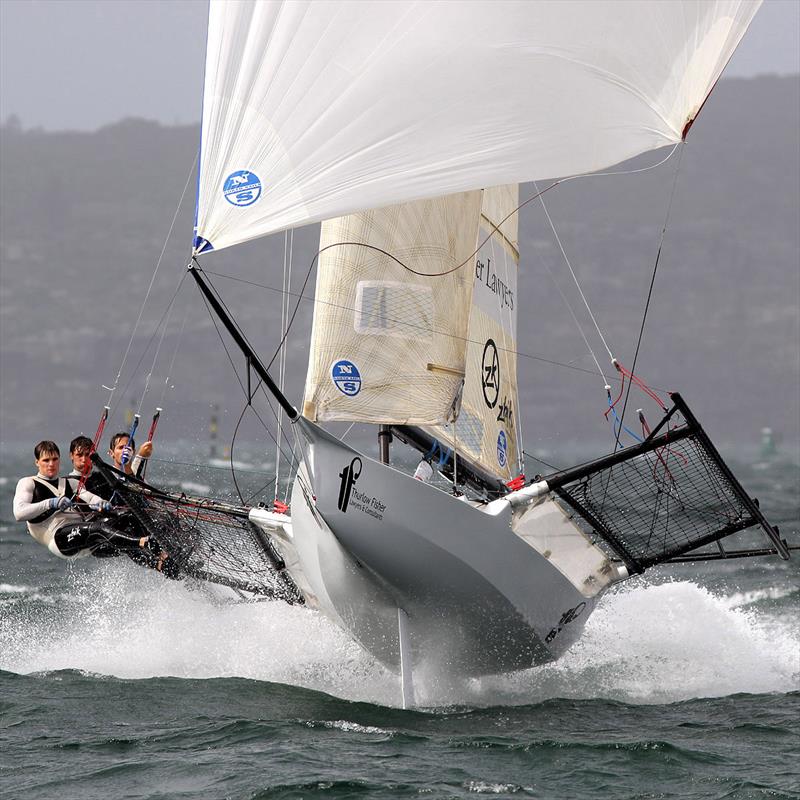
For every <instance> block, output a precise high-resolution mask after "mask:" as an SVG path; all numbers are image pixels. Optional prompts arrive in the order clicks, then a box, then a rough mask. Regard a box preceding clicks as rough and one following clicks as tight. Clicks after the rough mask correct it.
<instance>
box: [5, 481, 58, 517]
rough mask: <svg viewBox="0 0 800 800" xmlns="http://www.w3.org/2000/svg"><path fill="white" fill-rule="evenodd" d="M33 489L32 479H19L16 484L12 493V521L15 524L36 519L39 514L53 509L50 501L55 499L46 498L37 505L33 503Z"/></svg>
mask: <svg viewBox="0 0 800 800" xmlns="http://www.w3.org/2000/svg"><path fill="white" fill-rule="evenodd" d="M34 487H35V484H34V481H33V478H20V480H19V481H18V482H17V490H16V491H15V492H14V519H15V520H17V522H27V521H28V520H29V519H36V517H38V516H39V515H40V514H44V513H45V512H46V511H50V510H51V508H52V507H53V504H52V503H51V502H50V501H51V500H55V499H56V498H55V497H53V498H50V497H48V498H47V499H45V500H40V501H39V502H38V503H34V502H33V490H34Z"/></svg>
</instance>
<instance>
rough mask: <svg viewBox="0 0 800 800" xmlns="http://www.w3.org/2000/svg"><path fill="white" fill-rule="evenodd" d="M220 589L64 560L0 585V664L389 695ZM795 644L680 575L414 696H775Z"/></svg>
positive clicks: (297, 611) (358, 657)
mask: <svg viewBox="0 0 800 800" xmlns="http://www.w3.org/2000/svg"><path fill="white" fill-rule="evenodd" d="M226 592H227V590H221V591H217V590H215V589H214V590H212V589H209V588H207V587H205V586H203V585H201V586H197V585H195V586H194V587H192V586H191V585H189V584H184V583H175V582H169V581H165V580H163V579H162V578H161V576H158V575H156V574H154V573H153V574H151V573H147V572H144V571H143V570H140V569H138V568H135V567H134V566H133V565H131V564H127V563H122V562H118V561H115V562H108V563H104V564H101V565H98V567H97V568H96V569H92V570H91V571H78V570H76V571H75V572H73V573H72V574H70V575H69V576H68V577H67V578H65V580H64V581H63V583H62V584H61V586H60V587H59V593H58V594H52V593H46V592H44V591H43V590H42V589H37V588H36V587H33V586H31V587H26V591H25V592H17V593H14V592H9V593H8V594H7V597H10V601H9V602H7V603H5V604H3V605H0V668H2V669H4V670H8V671H12V672H18V673H32V672H47V671H54V670H61V669H77V670H83V671H85V672H88V673H95V674H102V675H113V676H117V677H119V678H125V679H137V678H148V677H155V676H167V675H169V676H176V677H181V678H211V677H231V676H236V677H244V678H252V679H255V680H263V681H271V682H279V683H285V684H291V685H296V686H304V687H308V688H312V689H318V690H321V691H325V692H328V693H330V694H333V695H336V696H339V697H343V698H346V699H351V700H361V701H367V702H373V703H378V704H382V705H398V704H399V689H398V681H397V677H396V676H394V675H393V674H391V673H390V672H388V671H387V670H385V669H384V668H383V667H382V666H381V665H380V664H379V663H377V662H376V661H375V660H374V659H372V658H371V657H370V656H368V655H367V654H365V653H364V652H363V651H362V650H361V649H360V648H359V647H358V646H357V645H356V644H355V643H354V642H353V641H351V640H350V639H349V638H348V637H347V636H346V635H345V634H344V633H343V632H342V631H340V630H339V628H337V627H336V626H335V625H333V624H332V623H330V622H328V621H327V620H326V619H325V618H324V617H322V616H321V615H320V614H318V613H316V612H313V611H310V610H308V609H304V608H298V607H289V606H285V605H283V604H281V603H269V602H255V603H242V602H235V599H234V598H233V596H232V595H229V594H225V593H226ZM798 653H800V635H798V630H797V627H796V623H793V622H791V621H789V622H787V621H786V620H785V619H783V618H781V617H779V616H777V615H773V616H770V614H769V613H768V612H765V611H763V610H761V611H756V610H754V609H748V608H747V607H743V606H741V605H736V604H735V603H734V602H732V600H731V598H730V597H719V596H716V595H714V594H711V593H710V592H709V591H708V590H707V589H704V588H702V587H701V586H698V585H696V584H694V583H691V582H688V581H681V582H675V583H667V584H662V585H647V584H646V583H637V584H631V585H630V586H629V587H627V588H626V587H623V588H622V589H621V590H619V591H617V592H616V593H614V594H612V595H609V596H607V597H606V598H604V600H603V602H601V604H600V606H599V607H598V609H597V610H596V611H595V612H594V614H593V615H592V617H591V618H590V619H589V621H588V623H587V626H586V628H585V631H584V636H583V638H582V639H581V640H580V641H579V642H578V644H577V645H575V646H574V647H573V649H572V650H571V651H570V652H568V653H567V654H566V656H564V657H563V658H562V659H561V660H560V661H558V662H556V663H554V664H550V665H546V666H543V667H538V668H536V669H531V670H527V671H525V672H520V673H516V674H513V675H504V676H495V677H489V678H481V679H475V680H465V681H460V682H454V681H452V679H449V678H448V679H444V678H441V677H437V676H435V675H424V674H423V675H419V676H417V677H418V685H417V696H418V701H419V702H420V703H421V704H422V705H424V706H437V705H454V704H467V705H480V706H485V705H495V704H507V705H516V704H527V703H535V702H539V701H542V700H546V699H549V698H554V697H570V698H610V699H616V700H622V701H625V702H633V703H664V702H672V701H678V700H684V699H689V698H694V697H710V696H724V695H729V694H735V693H739V692H751V693H762V692H787V691H792V690H794V689H796V688H797V686H798V681H799V679H800V663H799V662H800V655H798Z"/></svg>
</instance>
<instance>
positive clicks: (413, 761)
mask: <svg viewBox="0 0 800 800" xmlns="http://www.w3.org/2000/svg"><path fill="white" fill-rule="evenodd" d="M29 465H30V459H29V458H28V457H27V456H26V457H24V458H22V457H20V456H19V455H18V454H13V455H12V456H11V457H8V456H7V457H4V458H3V459H2V460H0V797H2V798H8V800H45V799H47V800H49V799H50V798H58V799H59V800H70V799H71V798H81V800H92V799H93V798H98V800H99V799H101V798H102V800H108V799H109V798H111V799H113V800H122V799H123V798H126V799H127V798H142V799H144V798H148V799H154V798H169V799H170V800H171V799H172V798H204V799H205V798H231V799H233V798H235V799H236V800H240V799H241V800H245V799H247V800H256V799H257V798H407V797H432V798H471V797H479V796H484V795H485V796H491V797H510V798H523V797H528V798H548V799H549V798H554V799H555V798H564V800H574V799H575V798H590V797H591V798H704V799H705V798H719V799H720V800H722V799H723V798H725V799H726V800H728V799H732V798H737V799H738V798H742V799H743V798H800V629H799V622H798V621H799V620H800V614H798V612H799V611H800V553H797V554H795V556H794V559H793V560H792V561H790V562H788V563H786V562H782V561H780V560H779V559H777V558H776V557H771V558H762V559H757V560H736V561H729V562H726V563H712V564H701V565H676V566H673V567H670V568H658V569H656V570H652V571H650V572H648V573H647V575H646V576H644V577H641V578H636V579H634V580H630V581H628V582H626V583H624V584H622V585H620V586H618V587H617V588H616V589H615V590H613V591H612V592H610V593H609V594H607V595H606V596H605V597H604V599H603V601H602V602H601V603H600V605H599V607H598V609H597V610H596V611H595V613H594V614H593V615H592V617H591V618H590V619H589V621H588V623H587V626H586V629H585V635H584V637H583V639H582V640H581V641H580V642H579V643H578V644H577V645H576V646H575V647H574V648H573V649H572V650H571V651H569V652H568V654H567V655H566V656H565V657H564V658H563V659H562V660H561V661H559V662H557V663H555V664H551V665H547V666H543V667H540V668H537V669H532V670H528V671H525V672H521V673H516V674H513V675H506V676H499V677H493V678H486V679H481V680H468V681H463V682H460V683H452V682H449V681H443V680H439V679H437V677H436V676H435V675H416V676H415V677H416V680H417V686H416V689H417V695H418V697H417V699H418V702H419V703H420V707H419V708H418V709H416V710H410V711H404V710H402V709H401V708H400V707H399V705H400V692H399V687H398V681H397V678H396V676H394V675H392V674H391V673H389V672H387V671H386V670H385V669H384V668H383V667H381V666H380V664H378V663H376V662H375V661H374V660H373V659H371V658H370V657H369V656H368V655H366V654H365V653H364V652H363V651H361V650H360V648H359V647H358V646H357V645H355V644H354V643H353V642H352V641H350V640H349V639H348V638H347V637H346V636H345V635H344V634H343V633H342V632H341V631H340V630H339V629H337V628H336V627H335V626H333V625H332V624H331V623H329V622H327V621H326V620H325V619H324V618H322V617H321V616H319V615H318V614H317V613H315V612H312V611H309V610H306V609H302V608H296V607H288V606H285V605H282V604H279V603H272V602H241V601H239V600H237V598H235V597H234V596H233V595H231V594H226V593H225V592H227V590H221V589H216V588H214V587H208V586H206V585H199V584H191V583H188V582H170V581H166V580H164V579H163V578H162V577H161V576H160V575H158V574H156V573H153V572H149V571H146V570H144V569H142V568H139V567H137V566H136V565H134V564H133V563H132V562H129V561H127V560H123V559H115V560H107V561H97V560H94V559H84V560H82V561H79V562H76V563H74V564H68V563H65V562H62V561H60V560H58V559H56V558H54V557H52V556H51V555H49V553H47V551H46V550H45V549H44V548H42V547H41V546H40V545H38V544H36V543H35V542H34V541H33V540H32V539H31V538H30V537H29V536H28V534H27V533H26V531H25V528H24V526H22V525H20V524H18V523H16V522H14V521H13V518H12V515H11V498H12V496H13V491H14V487H15V484H16V480H17V478H18V477H20V476H21V475H24V474H29V472H30V470H29ZM735 471H736V472H737V474H738V475H739V476H740V478H741V479H742V481H743V483H744V484H745V486H746V487H747V489H748V490H749V491H750V492H751V494H754V495H756V496H757V497H759V498H760V501H761V507H762V509H764V510H765V512H766V513H767V515H768V516H769V518H770V519H771V520H772V521H773V522H774V523H776V524H778V525H779V526H780V528H781V532H782V534H783V535H784V536H785V537H786V538H787V539H789V540H790V541H791V542H792V543H794V544H800V533H799V532H798V531H799V530H800V508H798V506H799V505H800V468H798V465H797V464H793V463H789V462H787V461H785V460H781V459H776V460H774V461H771V462H768V463H751V464H746V463H745V464H741V463H740V464H735ZM197 482H198V481H197V480H195V484H196V483H197ZM211 482H212V483H213V480H212V481H211ZM201 483H202V481H201ZM748 541H750V542H752V543H759V539H758V537H752V536H751V537H750V539H749V540H748Z"/></svg>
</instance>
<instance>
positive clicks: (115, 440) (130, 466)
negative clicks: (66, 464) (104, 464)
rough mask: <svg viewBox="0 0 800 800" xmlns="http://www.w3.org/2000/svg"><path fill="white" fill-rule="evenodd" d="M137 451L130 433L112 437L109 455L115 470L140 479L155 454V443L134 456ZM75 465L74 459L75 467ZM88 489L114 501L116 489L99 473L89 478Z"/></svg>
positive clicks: (149, 443)
mask: <svg viewBox="0 0 800 800" xmlns="http://www.w3.org/2000/svg"><path fill="white" fill-rule="evenodd" d="M78 438H80V437H78ZM73 441H75V440H73ZM135 449H136V442H135V441H132V440H131V437H130V435H129V434H128V433H126V432H125V431H120V432H119V433H115V434H114V435H113V436H112V437H111V442H110V443H109V445H108V455H109V458H111V461H112V463H113V465H114V468H115V469H117V470H119V471H120V472H124V473H125V474H126V475H133V476H135V477H137V478H138V477H139V476H140V475H141V473H142V471H143V470H144V465H145V462H146V460H147V459H148V458H150V456H151V455H152V454H153V443H152V442H145V443H144V444H143V445H142V446H141V447H140V448H139V452H138V453H136V455H135V456H134V450H135ZM123 460H124V464H123ZM74 463H75V462H74V459H73V465H74ZM86 488H87V489H88V490H89V491H90V492H94V493H95V494H97V495H100V497H102V498H104V499H105V500H112V498H113V495H114V488H113V487H112V486H110V485H109V483H108V481H107V480H106V479H105V478H104V477H103V476H102V475H101V474H100V473H98V472H95V473H93V474H91V475H90V476H89V478H88V479H87V481H86Z"/></svg>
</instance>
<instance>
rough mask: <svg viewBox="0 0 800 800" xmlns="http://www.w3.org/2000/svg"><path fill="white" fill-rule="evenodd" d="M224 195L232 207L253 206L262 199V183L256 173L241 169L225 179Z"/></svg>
mask: <svg viewBox="0 0 800 800" xmlns="http://www.w3.org/2000/svg"><path fill="white" fill-rule="evenodd" d="M222 194H223V195H224V196H225V199H226V200H227V201H228V202H229V203H230V204H231V205H234V206H251V205H253V203H255V201H256V200H258V198H259V197H261V181H260V180H259V179H258V175H256V174H255V173H254V172H250V170H247V169H240V170H237V171H236V172H232V173H231V174H230V175H228V177H227V178H225V185H224V186H223V187H222Z"/></svg>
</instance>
